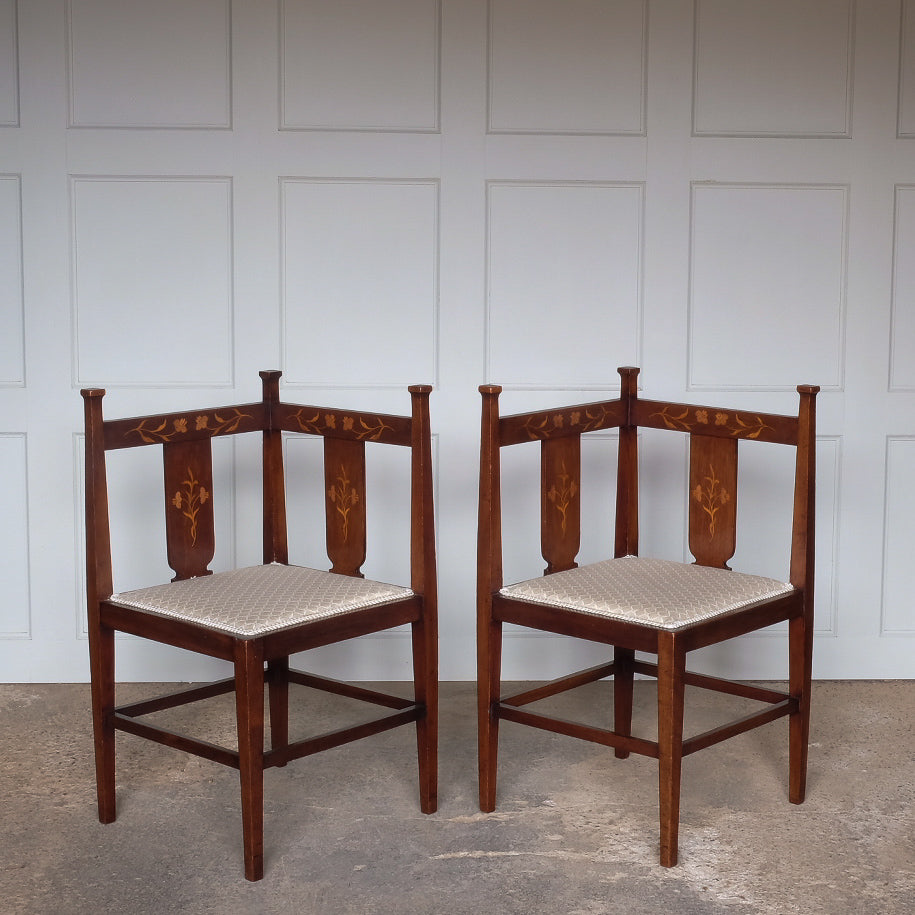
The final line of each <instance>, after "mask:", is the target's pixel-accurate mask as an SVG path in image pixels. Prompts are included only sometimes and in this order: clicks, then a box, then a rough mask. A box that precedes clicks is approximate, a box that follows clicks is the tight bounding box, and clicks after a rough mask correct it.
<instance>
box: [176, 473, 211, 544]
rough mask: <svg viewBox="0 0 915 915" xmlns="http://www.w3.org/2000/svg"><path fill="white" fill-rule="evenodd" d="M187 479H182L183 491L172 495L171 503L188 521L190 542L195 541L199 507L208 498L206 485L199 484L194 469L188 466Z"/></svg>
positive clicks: (194, 542) (193, 542)
mask: <svg viewBox="0 0 915 915" xmlns="http://www.w3.org/2000/svg"><path fill="white" fill-rule="evenodd" d="M187 477H188V478H187V479H186V480H183V481H182V485H183V486H184V492H183V493H182V492H181V491H180V490H179V491H178V492H176V493H175V495H174V496H172V505H174V506H175V508H177V509H178V510H179V511H180V512H181V514H182V515H184V517H185V518H187V519H188V522H189V523H190V535H191V544H193V545H196V543H197V515H198V514H199V513H200V509H201V507H202V506H203V505H204V504H205V503H206V501H207V500H208V499H209V498H210V494H209V493H208V492H207V490H206V487H204V486H201V485H200V481H199V480H198V479H197V477H196V476H194V471H193V470H191V468H190V467H188V469H187Z"/></svg>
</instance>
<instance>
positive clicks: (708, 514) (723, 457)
mask: <svg viewBox="0 0 915 915" xmlns="http://www.w3.org/2000/svg"><path fill="white" fill-rule="evenodd" d="M736 544H737V439H728V438H713V437H711V436H708V435H697V434H695V433H694V434H692V435H691V436H690V437H689V550H690V552H691V553H692V554H693V556H694V557H695V558H696V562H697V563H698V564H699V565H703V566H715V567H717V568H721V569H727V568H730V566H728V560H729V559H730V558H731V557H732V556H733V555H734V550H735V548H736Z"/></svg>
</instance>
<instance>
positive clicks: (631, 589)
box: [499, 556, 794, 630]
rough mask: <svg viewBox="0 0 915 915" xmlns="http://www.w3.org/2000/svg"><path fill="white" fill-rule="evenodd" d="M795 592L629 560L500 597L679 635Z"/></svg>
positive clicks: (758, 579) (708, 571)
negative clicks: (703, 622)
mask: <svg viewBox="0 0 915 915" xmlns="http://www.w3.org/2000/svg"><path fill="white" fill-rule="evenodd" d="M793 590H794V588H792V586H791V585H789V584H786V583H785V582H781V581H776V580H775V579H774V578H763V577H762V576H760V575H748V574H746V573H743V572H731V571H729V570H727V569H714V568H709V567H708V566H700V565H688V564H687V563H683V562H671V561H670V560H666V559H643V558H642V557H640V556H624V557H622V558H620V559H606V560H604V561H603V562H595V563H592V564H591V565H585V566H580V567H579V568H576V569H569V570H568V571H565V572H556V573H555V574H553V575H545V576H543V577H542V578H532V579H530V580H529V581H522V582H519V583H518V584H515V585H509V586H508V587H506V588H502V590H501V591H500V592H499V593H500V594H501V595H502V596H503V597H507V598H510V599H512V600H523V601H528V602H530V603H533V604H543V605H545V606H548V607H561V608H563V609H565V610H576V611H578V612H579V613H589V614H592V615H594V616H602V617H608V618H611V619H616V620H624V621H626V622H630V623H639V624H640V625H643V626H651V627H652V628H656V629H671V630H675V629H681V628H683V627H684V626H689V625H692V624H693V623H698V622H699V621H701V620H707V619H711V618H712V617H715V616H720V615H721V614H723V613H728V612H730V611H731V610H738V609H740V608H741V607H747V606H749V605H750V604H753V603H756V602H757V601H763V600H767V599H768V598H771V597H779V596H781V595H783V594H787V593H789V592H790V591H793Z"/></svg>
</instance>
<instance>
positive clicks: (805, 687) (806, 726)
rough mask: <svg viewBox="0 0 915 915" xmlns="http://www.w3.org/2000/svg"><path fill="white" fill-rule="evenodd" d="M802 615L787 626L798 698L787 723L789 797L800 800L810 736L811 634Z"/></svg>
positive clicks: (792, 679) (793, 692) (804, 790)
mask: <svg viewBox="0 0 915 915" xmlns="http://www.w3.org/2000/svg"><path fill="white" fill-rule="evenodd" d="M810 630H811V627H810V626H809V625H808V624H807V621H806V619H805V618H804V617H802V616H799V617H796V618H795V619H793V620H791V622H790V624H789V629H788V639H789V649H788V658H789V661H788V664H789V674H788V677H789V691H790V693H791V695H792V696H794V697H796V698H797V700H798V708H797V711H796V712H794V713H792V715H791V717H790V718H789V724H788V732H789V736H788V770H789V771H788V799H789V800H790V801H791V803H792V804H802V803H803V802H804V797H805V796H806V793H807V753H808V743H809V740H810V692H811V679H812V670H811V668H812V659H813V634H812V632H811V631H810Z"/></svg>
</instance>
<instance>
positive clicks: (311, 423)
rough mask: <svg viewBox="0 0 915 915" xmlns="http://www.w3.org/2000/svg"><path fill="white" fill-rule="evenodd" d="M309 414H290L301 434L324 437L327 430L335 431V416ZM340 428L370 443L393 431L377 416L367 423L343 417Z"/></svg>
mask: <svg viewBox="0 0 915 915" xmlns="http://www.w3.org/2000/svg"><path fill="white" fill-rule="evenodd" d="M309 414H310V411H309V413H306V412H305V411H304V410H298V411H297V412H295V413H293V414H292V418H293V419H294V420H295V421H296V423H297V424H298V426H299V428H300V429H301V430H302V431H303V432H308V433H310V434H312V435H325V434H326V433H327V432H328V431H329V430H336V429H337V415H336V414H335V413H325V414H324V415H323V416H322V415H321V413H320V411H319V412H317V413H315V414H314V415H313V416H312V415H309ZM357 419H358V425H357ZM340 428H342V429H343V431H344V432H351V433H352V434H353V436H354V437H355V438H357V439H359V440H360V441H371V442H375V441H378V439H380V438H381V436H382V435H383V434H384V432H385V430H388V431H393V427H391V426H389V425H388V424H387V423H385V422H384V420H382V419H380V418H379V417H377V416H376V417H373V418H372V419H371V421H369V422H366V420H365V419H364V418H363V417H362V416H359V417H355V416H343V417H342V418H341V422H340Z"/></svg>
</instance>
